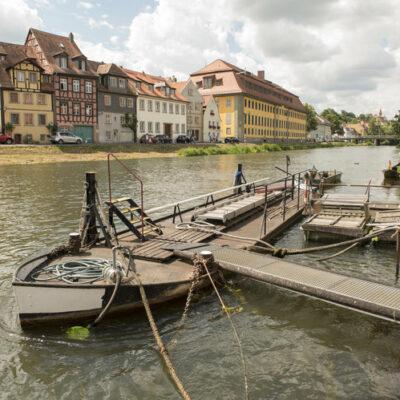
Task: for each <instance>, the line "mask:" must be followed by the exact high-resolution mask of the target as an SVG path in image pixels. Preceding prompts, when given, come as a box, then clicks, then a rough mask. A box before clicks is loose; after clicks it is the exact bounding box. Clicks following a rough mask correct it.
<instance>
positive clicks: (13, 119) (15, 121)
mask: <svg viewBox="0 0 400 400" xmlns="http://www.w3.org/2000/svg"><path fill="white" fill-rule="evenodd" d="M11 123H12V124H13V125H19V114H14V113H12V114H11Z"/></svg>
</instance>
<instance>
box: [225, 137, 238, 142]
mask: <svg viewBox="0 0 400 400" xmlns="http://www.w3.org/2000/svg"><path fill="white" fill-rule="evenodd" d="M225 143H240V140H239V139H238V138H237V137H235V136H228V137H226V138H225Z"/></svg>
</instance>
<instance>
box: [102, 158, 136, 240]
mask: <svg viewBox="0 0 400 400" xmlns="http://www.w3.org/2000/svg"><path fill="white" fill-rule="evenodd" d="M110 157H113V158H114V160H116V161H118V162H119V164H120V165H121V166H122V167H124V168H125V169H126V170H127V171H128V172H129V173H130V174H131V175H132V176H133V177H134V178H135V179H136V180H137V181H138V182H139V183H140V214H141V221H142V236H144V220H143V181H142V180H141V179H140V178H139V176H138V175H136V174H135V172H133V171H132V170H131V169H130V168H129V167H128V166H127V165H126V164H125V163H124V162H122V161H121V160H120V159H119V158H118V157H117V156H116V155H115V154H113V153H108V154H107V164H108V194H109V199H110V203H111V201H112V196H111V165H110Z"/></svg>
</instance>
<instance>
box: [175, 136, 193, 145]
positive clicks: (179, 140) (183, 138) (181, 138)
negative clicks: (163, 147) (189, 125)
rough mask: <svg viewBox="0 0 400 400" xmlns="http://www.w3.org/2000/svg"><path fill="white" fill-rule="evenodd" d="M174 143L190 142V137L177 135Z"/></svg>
mask: <svg viewBox="0 0 400 400" xmlns="http://www.w3.org/2000/svg"><path fill="white" fill-rule="evenodd" d="M176 143H190V137H189V136H186V135H179V136H178V137H177V138H176Z"/></svg>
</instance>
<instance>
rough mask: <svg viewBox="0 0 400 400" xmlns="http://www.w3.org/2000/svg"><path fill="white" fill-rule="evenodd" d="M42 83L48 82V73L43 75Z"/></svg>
mask: <svg viewBox="0 0 400 400" xmlns="http://www.w3.org/2000/svg"><path fill="white" fill-rule="evenodd" d="M43 83H50V76H49V75H43Z"/></svg>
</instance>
